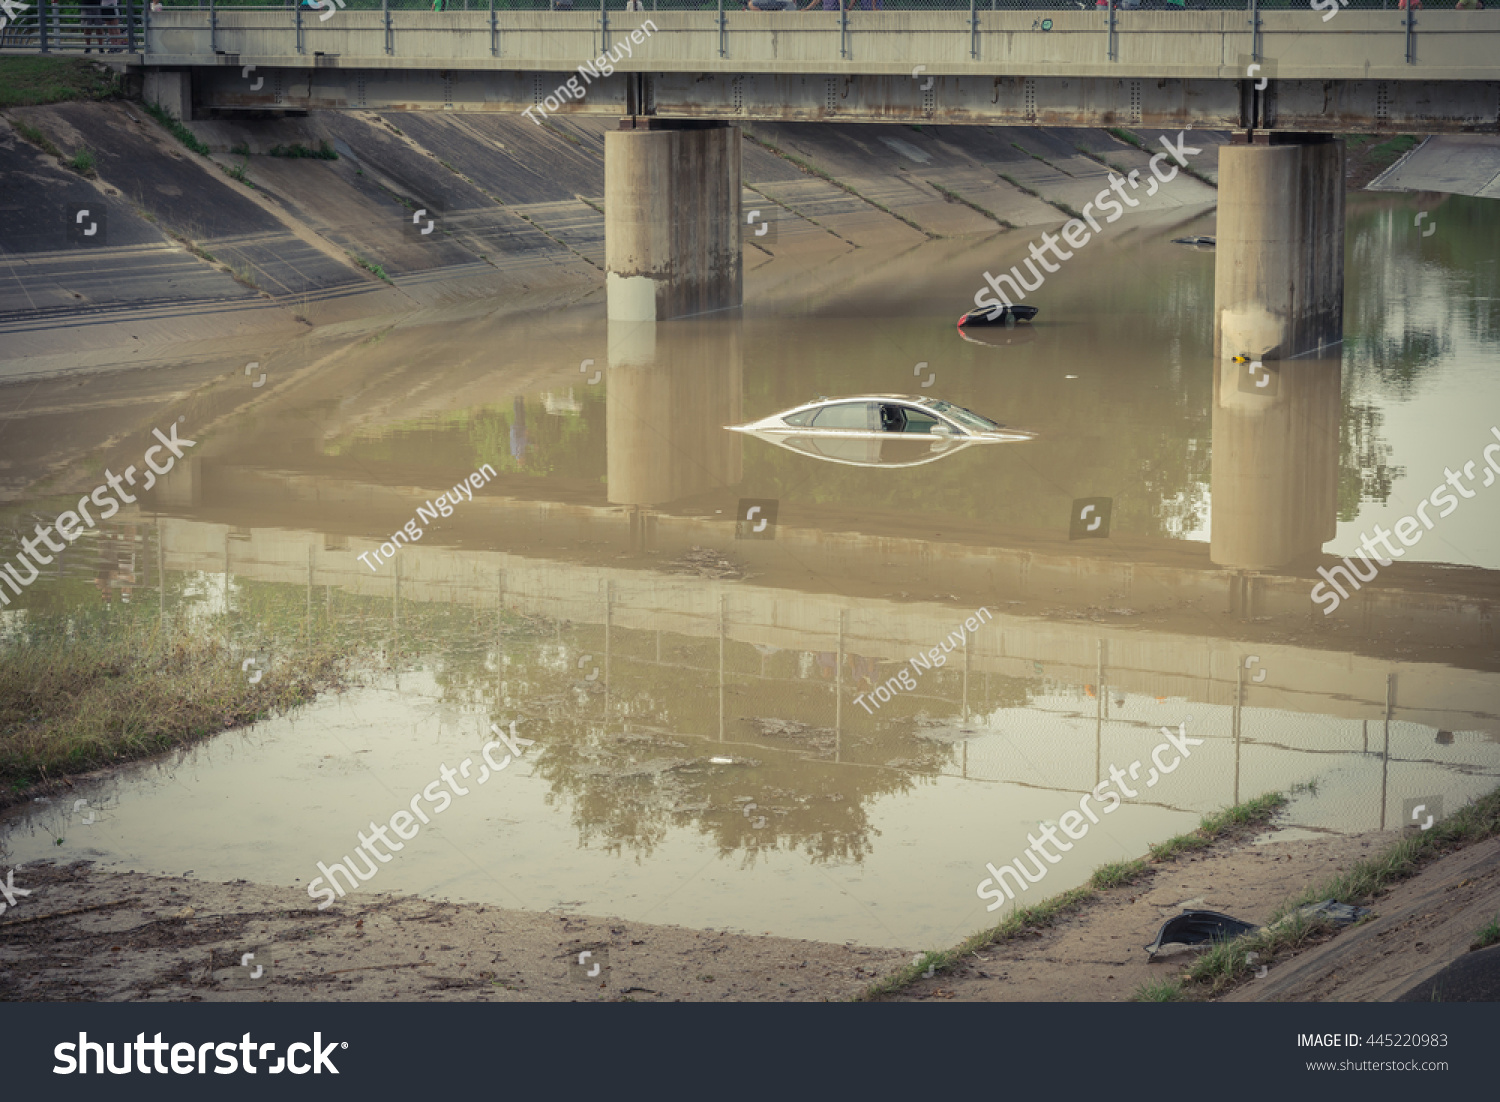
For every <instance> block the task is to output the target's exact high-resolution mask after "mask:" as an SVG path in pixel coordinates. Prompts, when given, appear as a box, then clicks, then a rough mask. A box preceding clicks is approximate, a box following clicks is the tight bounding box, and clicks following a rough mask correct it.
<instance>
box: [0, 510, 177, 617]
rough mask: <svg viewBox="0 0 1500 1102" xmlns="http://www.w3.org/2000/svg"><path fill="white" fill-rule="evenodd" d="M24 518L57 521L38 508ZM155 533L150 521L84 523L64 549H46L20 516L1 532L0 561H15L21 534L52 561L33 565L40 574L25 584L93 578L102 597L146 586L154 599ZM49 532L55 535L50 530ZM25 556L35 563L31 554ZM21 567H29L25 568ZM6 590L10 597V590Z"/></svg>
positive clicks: (157, 577) (133, 595)
mask: <svg viewBox="0 0 1500 1102" xmlns="http://www.w3.org/2000/svg"><path fill="white" fill-rule="evenodd" d="M29 519H30V520H31V521H32V523H34V524H41V525H43V526H44V527H50V526H51V524H55V523H56V518H55V517H44V516H42V515H41V514H37V515H35V516H30V517H29ZM80 527H81V526H80ZM156 533H157V529H156V528H155V527H154V526H152V525H149V524H119V523H115V522H111V521H103V522H101V523H100V524H98V526H97V527H94V528H83V530H82V535H80V536H79V537H78V539H77V540H75V541H74V542H73V543H71V544H68V545H67V546H66V548H65V549H64V550H62V551H56V552H50V553H49V551H48V549H47V545H46V544H45V543H43V542H41V541H39V540H38V539H37V538H36V532H35V531H34V529H28V528H26V526H25V523H24V522H19V523H13V525H12V528H11V530H10V531H9V532H8V533H6V535H5V538H4V539H3V540H0V564H4V563H7V562H8V563H15V561H16V556H17V554H20V553H21V552H22V548H21V543H20V541H21V539H23V538H29V539H31V540H32V541H33V546H35V547H37V548H38V550H40V551H41V552H42V554H43V555H46V556H47V557H50V558H51V559H52V561H51V562H50V563H47V564H45V565H38V566H37V570H38V574H39V576H38V578H37V579H36V581H35V582H34V583H33V586H32V587H28V588H33V587H35V586H37V585H40V586H41V587H42V588H44V589H45V588H49V587H51V586H53V585H56V584H57V583H60V582H61V583H66V582H76V581H92V582H93V583H94V586H95V588H96V589H97V590H98V591H99V596H100V597H101V598H102V599H103V600H104V601H105V602H106V603H112V602H114V601H116V600H123V601H126V602H129V601H132V600H138V599H140V598H141V596H142V595H143V593H144V592H146V591H149V592H150V593H151V594H152V596H153V599H159V598H160V588H161V577H162V565H161V542H160V540H159V539H158V538H156ZM49 534H51V535H52V536H53V539H54V540H56V539H57V536H56V534H55V533H49ZM27 561H28V562H32V563H34V560H33V559H32V558H30V557H28V559H27ZM22 573H23V574H25V573H29V570H23V571H22ZM5 592H6V595H7V596H9V597H10V598H11V599H12V600H14V599H15V594H14V593H12V592H10V590H8V589H7V590H6V591H5Z"/></svg>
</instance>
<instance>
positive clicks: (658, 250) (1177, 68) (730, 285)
mask: <svg viewBox="0 0 1500 1102" xmlns="http://www.w3.org/2000/svg"><path fill="white" fill-rule="evenodd" d="M322 2H323V3H324V4H325V5H327V6H326V7H325V9H324V10H321V11H305V10H303V9H300V8H298V9H292V10H287V9H285V8H274V9H254V8H243V7H235V8H232V9H224V10H220V9H218V8H215V7H209V8H206V9H180V8H179V9H174V10H172V11H167V12H160V13H155V14H153V13H150V12H145V13H138V12H137V10H136V8H135V7H134V6H133V5H132V6H131V7H130V8H129V9H128V18H127V19H126V21H125V23H126V25H125V27H124V31H125V36H126V37H125V39H124V40H125V41H126V42H127V43H128V48H129V49H130V50H131V51H132V52H131V54H130V58H131V61H132V62H133V63H137V64H139V65H140V66H141V67H143V68H144V70H145V76H146V94H147V96H148V98H150V99H151V100H153V101H154V102H156V103H157V104H159V105H161V106H162V107H164V108H166V109H167V110H168V111H169V112H170V113H172V114H173V115H175V116H177V117H179V118H182V119H191V118H192V117H193V113H194V111H195V110H201V109H209V110H218V111H258V112H273V113H274V112H291V111H307V110H351V109H380V108H385V109H392V108H396V109H402V110H435V111H466V110H467V111H500V112H507V113H515V112H523V113H525V114H526V115H527V117H528V118H531V119H532V120H533V121H535V122H537V123H538V125H542V124H544V121H545V118H546V117H547V116H548V115H550V114H553V113H560V114H567V113H580V112H583V113H603V114H609V115H620V116H623V119H622V123H621V129H620V130H619V131H617V132H614V133H612V134H610V135H609V137H608V140H607V142H606V146H605V154H606V180H605V219H606V253H607V255H606V269H607V273H608V287H609V313H610V317H611V318H612V319H616V320H620V321H644V320H663V319H668V318H674V317H682V316H686V315H691V314H697V313H703V312H708V311H713V310H718V309H725V308H731V307H735V306H738V305H740V304H741V302H742V299H743V276H742V262H741V248H742V246H741V233H742V229H741V212H740V209H739V205H740V142H739V130H738V129H737V128H736V127H734V126H733V125H732V124H733V123H734V122H735V121H736V120H740V119H778V120H814V121H823V120H846V121H860V120H866V121H874V120H880V121H910V122H914V123H916V122H927V123H949V124H951V123H968V124H994V123H1009V124H1022V125H1039V126H1041V125H1045V126H1109V125H1120V126H1141V127H1154V128H1164V129H1179V130H1187V129H1190V128H1192V127H1198V128H1200V129H1202V128H1212V129H1226V130H1232V131H1235V133H1236V137H1237V141H1238V142H1239V143H1240V144H1239V145H1237V146H1230V147H1226V148H1225V149H1224V150H1223V151H1222V153H1221V156H1220V169H1221V173H1220V180H1219V190H1220V208H1221V229H1220V234H1219V249H1218V268H1217V280H1216V302H1215V331H1216V336H1215V350H1216V353H1217V354H1220V355H1222V356H1223V357H1225V358H1226V359H1227V358H1229V357H1231V356H1234V355H1239V354H1245V355H1247V356H1249V357H1250V358H1252V359H1257V360H1276V361H1280V360H1286V359H1292V358H1295V357H1298V356H1303V355H1308V354H1315V353H1317V352H1319V351H1320V350H1322V349H1325V348H1329V347H1332V346H1334V345H1337V344H1338V343H1339V341H1341V340H1342V336H1343V332H1342V309H1343V306H1342V298H1343V294H1342V292H1343V187H1344V171H1343V163H1344V150H1343V144H1342V143H1341V142H1338V141H1330V140H1328V137H1327V135H1329V134H1337V133H1339V132H1344V131H1349V130H1364V131H1368V130H1376V131H1385V132H1391V131H1411V130H1416V131H1418V132H1423V133H1431V132H1435V131H1480V132H1500V12H1495V11H1478V12H1468V11H1456V10H1455V11H1443V12H1438V11H1433V12H1425V11H1424V12H1421V13H1420V14H1419V13H1416V12H1412V11H1378V12H1377V11H1344V10H1337V11H1336V18H1333V19H1330V20H1326V21H1325V20H1324V19H1323V18H1322V15H1321V14H1320V13H1319V12H1316V11H1312V10H1306V11H1301V10H1299V11H1278V12H1261V11H1260V10H1259V9H1258V8H1257V7H1256V6H1254V5H1253V4H1252V5H1251V6H1250V7H1249V9H1248V10H1247V11H1211V12H1210V11H1198V12H1186V11H1155V12H1151V11H1138V10H1135V11H1117V10H1116V8H1115V7H1114V6H1113V0H1111V3H1110V6H1109V7H1107V8H1106V9H1104V10H1103V11H1092V12H1089V11H1084V12H1079V11H1057V12H1045V11H1013V10H1011V11H999V10H994V9H992V10H990V11H981V10H979V9H978V8H977V7H976V6H974V0H970V5H971V6H970V7H969V9H968V11H966V12H965V11H961V10H948V11H920V12H919V11H901V12H896V11H878V12H877V11H867V12H866V11H856V12H850V11H847V10H843V11H837V12H807V13H803V12H752V11H728V10H725V9H724V7H723V3H724V0H719V5H720V6H719V9H718V10H716V11H665V12H658V11H652V12H624V11H619V12H613V13H611V12H610V11H609V10H608V9H607V7H606V6H604V5H603V4H601V6H600V9H599V10H598V11H597V12H572V11H570V12H516V11H507V12H504V13H502V12H500V11H497V10H495V9H494V7H493V0H487V3H488V4H489V7H488V10H485V11H476V10H468V11H447V12H406V11H392V10H390V7H389V0H382V7H381V9H380V10H378V11H377V10H374V9H365V10H353V9H348V10H345V9H344V8H343V0H322ZM350 2H353V3H360V2H361V0H350ZM992 2H993V0H992ZM335 4H337V5H338V6H337V7H335V6H334V5H335ZM137 20H139V22H140V26H139V27H137V25H136V22H137ZM46 25H47V18H46V15H45V12H43V17H42V18H41V20H40V28H39V29H41V30H45V28H46ZM137 31H139V32H140V34H139V44H140V46H141V50H142V52H141V53H139V54H137V53H135V52H134V51H135V48H136V45H137ZM75 40H76V36H75ZM41 46H42V47H43V48H45V47H46V43H45V42H42V43H41ZM1159 159H1160V156H1158V158H1157V160H1159ZM1180 159H1181V158H1180V156H1179V160H1180ZM1155 164H1156V161H1155V160H1154V161H1153V171H1155ZM1172 172H1173V173H1174V174H1175V172H1176V168H1175V167H1174V168H1173V169H1172ZM1133 179H1134V177H1132V186H1133ZM1153 187H1154V184H1153ZM1103 194H1104V193H1102V192H1101V196H1102V195H1103ZM1122 194H1123V192H1122ZM1104 205H1105V204H1104V203H1103V201H1102V200H1101V208H1102V207H1104ZM1089 210H1090V208H1089V207H1088V206H1085V208H1084V212H1083V217H1084V218H1088V219H1089V220H1090V225H1091V226H1092V227H1093V229H1094V231H1095V232H1098V231H1099V226H1098V225H1097V224H1096V223H1094V221H1093V219H1092V217H1091V216H1090V214H1089ZM1226 215H1227V217H1225V216H1226ZM1065 233H1066V234H1069V236H1068V237H1067V240H1068V241H1069V242H1070V243H1071V244H1074V245H1075V246H1076V244H1077V242H1076V240H1075V237H1076V238H1082V239H1084V240H1087V237H1088V233H1087V227H1085V226H1084V225H1083V222H1082V221H1080V220H1079V219H1077V218H1075V219H1074V220H1073V221H1072V222H1070V223H1069V224H1068V227H1065Z"/></svg>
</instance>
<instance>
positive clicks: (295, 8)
mask: <svg viewBox="0 0 1500 1102" xmlns="http://www.w3.org/2000/svg"><path fill="white" fill-rule="evenodd" d="M292 12H293V13H294V14H295V15H296V17H297V52H298V53H299V54H302V53H306V52H307V51H306V50H304V49H303V48H302V5H301V4H300V3H295V4H293V5H292Z"/></svg>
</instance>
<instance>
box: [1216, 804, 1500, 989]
mask: <svg viewBox="0 0 1500 1102" xmlns="http://www.w3.org/2000/svg"><path fill="white" fill-rule="evenodd" d="M1497 834H1500V788H1497V789H1496V790H1495V791H1493V792H1491V793H1490V794H1489V795H1487V796H1484V797H1482V798H1480V799H1478V800H1476V801H1474V802H1473V803H1471V804H1468V805H1466V806H1464V807H1462V808H1460V809H1459V810H1458V811H1456V812H1454V813H1453V814H1452V815H1450V816H1448V818H1446V819H1444V820H1443V821H1442V822H1441V823H1438V824H1436V825H1435V826H1433V828H1432V829H1431V830H1427V831H1423V832H1422V833H1420V834H1414V835H1412V836H1411V837H1408V838H1402V839H1401V840H1400V841H1398V842H1393V843H1392V844H1391V845H1389V846H1387V847H1386V848H1385V849H1384V850H1383V851H1381V852H1380V853H1377V854H1375V855H1373V856H1371V857H1367V858H1365V859H1364V860H1363V861H1360V862H1359V863H1358V864H1356V865H1355V866H1354V867H1353V868H1351V869H1350V870H1349V871H1348V872H1343V873H1339V874H1338V875H1337V876H1333V877H1330V878H1329V879H1327V880H1325V881H1323V882H1322V883H1319V884H1314V885H1312V886H1311V887H1309V888H1307V889H1306V890H1305V891H1302V892H1299V893H1297V894H1296V895H1294V896H1292V897H1291V898H1290V899H1288V900H1287V901H1286V902H1285V903H1283V904H1282V905H1281V906H1280V907H1278V908H1277V909H1276V911H1275V912H1274V913H1273V914H1272V915H1271V921H1270V922H1269V923H1268V924H1267V925H1266V927H1265V928H1264V929H1261V930H1257V931H1256V932H1255V933H1253V934H1246V935H1245V936H1244V937H1240V938H1235V939H1234V940H1233V941H1227V942H1223V943H1221V944H1219V945H1216V946H1215V947H1214V948H1213V949H1211V950H1210V951H1209V952H1208V953H1206V954H1204V955H1203V956H1202V957H1200V958H1199V959H1198V960H1197V961H1196V962H1195V963H1194V964H1193V966H1192V968H1191V969H1189V971H1188V979H1189V980H1191V981H1193V982H1194V983H1199V984H1206V985H1207V986H1208V987H1209V989H1210V993H1211V994H1218V993H1219V992H1221V991H1224V990H1227V989H1228V988H1230V987H1232V986H1234V985H1235V984H1236V983H1238V982H1240V981H1241V980H1243V979H1245V978H1246V976H1247V975H1248V974H1249V972H1250V965H1249V964H1248V963H1247V962H1246V960H1245V954H1246V953H1252V952H1253V953H1259V954H1260V960H1259V961H1258V962H1257V963H1258V964H1271V963H1273V962H1274V961H1275V960H1276V959H1277V958H1278V957H1285V956H1288V955H1290V954H1291V953H1294V952H1296V951H1298V950H1300V949H1302V948H1304V947H1305V946H1307V945H1309V944H1312V943H1315V942H1317V941H1322V940H1325V939H1326V938H1328V937H1330V936H1332V934H1333V933H1334V929H1335V928H1334V927H1333V926H1332V925H1331V924H1329V923H1328V922H1326V921H1325V920H1323V919H1320V918H1316V917H1315V918H1306V917H1303V916H1302V915H1300V914H1298V913H1297V912H1298V911H1299V910H1300V909H1301V908H1302V907H1305V906H1307V905H1308V904H1310V903H1320V902H1322V901H1323V900H1325V899H1332V900H1334V901H1335V902H1337V903H1347V904H1349V905H1351V906H1356V907H1357V906H1363V905H1366V904H1369V903H1371V902H1373V901H1374V900H1375V898H1376V897H1377V896H1379V895H1380V894H1381V893H1382V892H1384V891H1386V890H1387V889H1388V888H1390V887H1391V886H1393V885H1394V884H1397V883H1399V882H1400V881H1402V880H1405V879H1407V878H1408V877H1410V876H1413V875H1415V874H1416V873H1417V872H1418V871H1419V870H1420V869H1421V868H1422V866H1423V865H1427V864H1430V863H1431V862H1432V861H1435V860H1436V859H1437V858H1439V857H1441V856H1443V855H1444V854H1447V853H1451V852H1453V851H1455V850H1459V849H1462V848H1463V847H1464V846H1467V845H1472V844H1473V843H1475V842H1481V841H1483V840H1484V839H1486V838H1492V837H1494V836H1495V835H1497Z"/></svg>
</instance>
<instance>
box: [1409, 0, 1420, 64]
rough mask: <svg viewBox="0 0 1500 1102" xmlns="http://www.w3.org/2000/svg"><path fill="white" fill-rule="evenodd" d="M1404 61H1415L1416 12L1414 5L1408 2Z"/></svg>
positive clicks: (1414, 62) (1413, 62) (1410, 62)
mask: <svg viewBox="0 0 1500 1102" xmlns="http://www.w3.org/2000/svg"><path fill="white" fill-rule="evenodd" d="M1406 63H1407V64H1408V65H1415V64H1416V63H1417V12H1416V5H1415V4H1410V5H1408V6H1407V9H1406Z"/></svg>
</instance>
